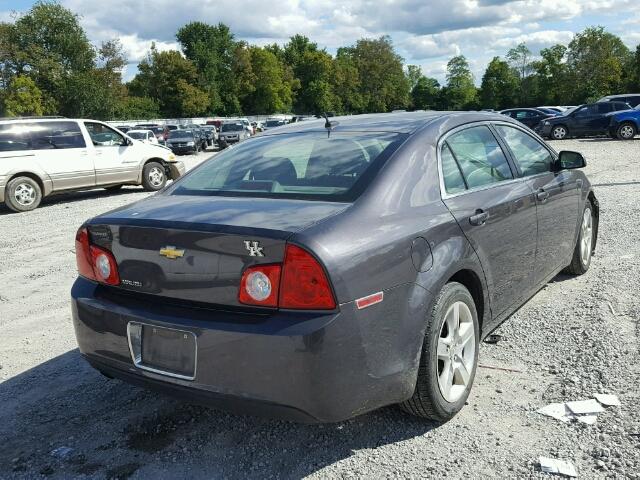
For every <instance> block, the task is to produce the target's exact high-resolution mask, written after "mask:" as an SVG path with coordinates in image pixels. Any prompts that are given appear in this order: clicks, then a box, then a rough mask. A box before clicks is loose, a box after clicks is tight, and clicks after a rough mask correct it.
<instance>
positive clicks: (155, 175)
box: [142, 162, 167, 192]
mask: <svg viewBox="0 0 640 480" xmlns="http://www.w3.org/2000/svg"><path fill="white" fill-rule="evenodd" d="M166 184H167V174H166V173H165V171H164V167H163V166H162V165H161V164H159V163H158V162H149V163H147V164H146V165H145V166H144V168H143V169H142V186H143V187H144V189H145V190H146V191H148V192H155V191H157V190H160V189H161V188H163V187H164V186H165V185H166Z"/></svg>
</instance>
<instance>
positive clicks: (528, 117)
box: [500, 108, 556, 130]
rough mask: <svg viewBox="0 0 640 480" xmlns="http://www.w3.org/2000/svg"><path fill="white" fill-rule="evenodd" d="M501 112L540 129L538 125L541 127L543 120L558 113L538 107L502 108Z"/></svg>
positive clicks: (531, 127) (528, 125)
mask: <svg viewBox="0 0 640 480" xmlns="http://www.w3.org/2000/svg"><path fill="white" fill-rule="evenodd" d="M500 113H501V114H502V115H507V116H508V117H511V118H514V119H516V120H517V121H519V122H520V123H523V124H525V125H526V126H527V127H529V128H530V129H532V130H536V129H538V130H539V128H538V127H541V122H542V121H543V120H546V119H547V118H550V117H554V116H555V115H556V113H550V112H545V111H543V110H540V109H538V108H510V109H508V110H502V111H501V112H500Z"/></svg>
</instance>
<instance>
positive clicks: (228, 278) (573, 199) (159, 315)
mask: <svg viewBox="0 0 640 480" xmlns="http://www.w3.org/2000/svg"><path fill="white" fill-rule="evenodd" d="M324 126H325V120H319V121H318V120H314V121H306V122H301V123H295V124H292V125H289V126H286V127H282V128H278V129H277V130H274V131H273V133H269V132H266V133H265V134H263V135H260V136H258V137H255V138H253V139H250V140H247V141H246V142H243V143H241V144H240V145H238V146H236V147H234V148H232V149H229V150H227V151H225V152H223V153H221V154H219V155H218V156H216V157H215V158H214V159H212V160H210V161H208V162H206V163H204V164H202V165H201V166H199V167H198V168H197V169H195V170H193V171H192V172H191V173H190V174H188V175H186V176H185V177H183V178H181V179H179V180H177V181H175V182H174V183H173V184H172V185H171V186H169V187H168V188H167V189H165V190H163V191H162V192H160V193H159V194H157V195H154V196H153V197H149V198H147V199H144V200H141V201H139V202H136V203H134V204H132V205H130V206H128V207H122V208H119V209H118V210H114V211H112V212H109V213H105V214H103V215H100V216H98V217H96V218H93V219H91V220H89V221H87V222H86V223H85V224H84V225H82V226H81V227H80V229H79V231H78V234H77V237H76V255H77V261H78V271H79V274H80V276H79V277H78V279H77V280H76V282H75V283H74V285H73V288H72V291H71V295H72V312H73V321H74V326H75V331H76V336H77V340H78V343H79V346H80V352H81V353H82V355H83V356H84V358H86V359H87V360H88V361H89V362H90V363H91V365H93V366H94V367H95V368H97V369H98V370H100V371H102V372H103V373H104V374H106V375H107V376H112V377H118V378H121V379H124V380H126V381H129V382H132V383H137V384H140V385H144V386H148V387H153V388H158V389H161V390H163V391H165V392H170V393H174V394H177V395H181V396H183V397H186V398H187V399H189V400H191V401H195V400H197V401H201V402H209V403H211V404H213V405H219V406H222V407H226V408H231V409H235V410H240V411H248V412H251V413H268V414H271V415H276V416H279V417H284V418H291V419H296V420H302V421H311V422H331V421H339V420H343V419H346V418H349V417H353V416H355V415H359V414H362V413H364V412H367V411H370V410H373V409H376V408H378V407H381V406H384V405H389V404H395V403H400V404H401V405H402V408H404V409H405V410H407V411H409V412H411V413H413V414H415V415H418V416H422V417H429V418H435V419H439V420H446V419H449V418H451V417H452V416H453V415H455V414H456V413H457V412H458V411H459V410H460V409H461V408H462V407H463V405H464V403H465V401H466V399H467V396H468V395H469V391H470V389H471V385H472V383H473V379H474V375H475V372H476V367H477V365H478V350H479V344H480V341H481V340H482V339H483V338H484V337H485V336H486V335H488V334H489V333H490V332H492V331H493V330H494V329H495V328H497V327H498V325H500V323H501V322H503V321H504V320H505V319H506V318H508V317H509V316H510V315H511V314H512V313H513V312H514V311H516V310H517V309H518V308H519V307H520V306H521V305H522V304H523V303H525V302H526V301H527V300H528V299H529V298H530V297H531V296H533V295H534V294H535V293H536V292H537V291H538V290H540V288H542V287H543V286H544V285H545V283H546V282H547V281H549V280H550V279H551V278H553V277H554V276H555V275H557V274H558V273H559V272H560V271H562V270H566V271H567V272H569V273H571V274H575V275H579V274H583V273H585V272H586V271H587V270H588V268H589V265H590V262H591V255H592V252H593V251H594V249H595V245H596V238H597V231H598V217H599V214H598V202H597V200H596V197H595V196H594V193H593V191H592V188H591V185H590V183H589V180H588V179H587V177H586V176H585V175H584V173H583V172H581V171H580V170H576V169H579V168H581V167H583V166H584V165H585V161H584V158H583V157H582V155H580V154H579V153H575V152H561V153H560V154H557V153H555V152H554V151H553V150H552V149H551V148H550V147H548V146H547V145H546V144H545V143H544V142H543V141H542V140H540V139H539V138H538V137H537V136H535V135H534V134H532V133H531V132H530V131H529V130H528V129H526V128H525V127H522V126H521V125H520V124H519V123H517V122H516V121H514V120H510V119H509V118H507V117H504V116H502V115H498V114H486V113H471V112H470V113H459V112H458V113H442V112H414V113H399V114H381V115H362V116H358V115H355V116H350V117H339V118H336V122H335V123H333V124H332V128H331V129H330V130H327V129H325V127H324ZM223 127H224V125H223ZM534 333H535V332H532V338H531V340H530V341H531V342H534V341H536V340H535V338H533V337H534V335H533V334H534ZM539 333H540V334H541V335H542V334H544V332H539Z"/></svg>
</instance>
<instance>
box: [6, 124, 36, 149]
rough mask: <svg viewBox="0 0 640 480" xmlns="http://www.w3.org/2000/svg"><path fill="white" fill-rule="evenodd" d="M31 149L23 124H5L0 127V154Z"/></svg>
mask: <svg viewBox="0 0 640 480" xmlns="http://www.w3.org/2000/svg"><path fill="white" fill-rule="evenodd" d="M31 149H32V147H31V141H30V139H29V136H28V135H27V127H26V125H25V124H20V123H5V124H3V125H0V152H17V151H20V150H31Z"/></svg>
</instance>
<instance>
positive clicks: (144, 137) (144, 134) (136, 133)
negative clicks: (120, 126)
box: [127, 130, 164, 144]
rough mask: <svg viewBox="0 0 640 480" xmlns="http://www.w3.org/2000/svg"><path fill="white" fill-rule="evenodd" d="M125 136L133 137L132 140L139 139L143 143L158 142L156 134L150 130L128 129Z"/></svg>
mask: <svg viewBox="0 0 640 480" xmlns="http://www.w3.org/2000/svg"><path fill="white" fill-rule="evenodd" d="M127 136H128V137H130V138H133V139H134V140H140V141H141V142H143V143H154V144H158V143H159V142H158V139H157V138H156V134H155V133H153V132H152V131H151V130H129V131H128V132H127ZM163 141H164V140H163Z"/></svg>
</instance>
